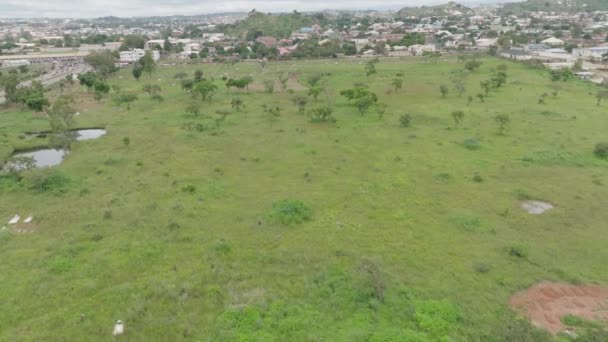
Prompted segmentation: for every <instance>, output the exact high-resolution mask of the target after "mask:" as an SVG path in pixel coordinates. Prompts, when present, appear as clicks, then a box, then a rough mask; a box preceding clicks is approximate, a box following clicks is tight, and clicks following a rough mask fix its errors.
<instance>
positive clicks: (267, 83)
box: [264, 80, 274, 94]
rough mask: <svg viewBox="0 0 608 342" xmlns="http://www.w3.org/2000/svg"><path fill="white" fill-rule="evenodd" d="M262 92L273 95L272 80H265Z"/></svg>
mask: <svg viewBox="0 0 608 342" xmlns="http://www.w3.org/2000/svg"><path fill="white" fill-rule="evenodd" d="M264 90H265V91H266V92H267V93H268V94H272V93H274V81H273V80H265V81H264Z"/></svg>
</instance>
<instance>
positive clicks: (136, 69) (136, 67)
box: [131, 63, 144, 81]
mask: <svg viewBox="0 0 608 342" xmlns="http://www.w3.org/2000/svg"><path fill="white" fill-rule="evenodd" d="M131 73H132V74H133V77H135V80H137V81H139V78H140V77H141V75H142V74H143V73H144V68H143V67H142V66H141V64H139V63H137V64H135V65H134V66H133V69H132V70H131Z"/></svg>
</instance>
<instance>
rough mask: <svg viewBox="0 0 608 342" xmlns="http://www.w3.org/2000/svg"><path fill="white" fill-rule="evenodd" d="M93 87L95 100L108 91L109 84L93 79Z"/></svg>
mask: <svg viewBox="0 0 608 342" xmlns="http://www.w3.org/2000/svg"><path fill="white" fill-rule="evenodd" d="M93 89H94V90H95V99H97V100H100V99H101V98H102V97H103V96H104V95H106V94H108V93H109V92H110V86H109V85H108V84H107V83H106V82H104V81H102V80H97V81H95V83H94V84H93Z"/></svg>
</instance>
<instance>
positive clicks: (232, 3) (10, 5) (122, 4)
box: [0, 0, 501, 18]
mask: <svg viewBox="0 0 608 342" xmlns="http://www.w3.org/2000/svg"><path fill="white" fill-rule="evenodd" d="M447 1H448V0H333V1H327V0H46V1H45V0H0V17H3V18H11V17H12V18H15V17H60V18H65V17H69V18H76V17H86V18H96V17H101V16H108V15H113V16H120V17H131V16H152V15H161V16H165V15H179V14H185V15H191V14H203V13H218V12H236V11H240V12H242V11H250V10H251V9H253V8H255V9H257V10H258V11H262V12H286V11H292V10H294V9H296V10H299V11H311V10H323V9H328V8H331V9H399V8H401V7H404V6H421V5H433V4H438V3H445V2H447ZM494 2H501V0H464V1H460V3H464V4H480V3H494Z"/></svg>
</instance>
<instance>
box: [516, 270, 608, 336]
mask: <svg viewBox="0 0 608 342" xmlns="http://www.w3.org/2000/svg"><path fill="white" fill-rule="evenodd" d="M509 304H510V306H511V308H512V309H513V310H515V311H517V312H519V313H521V314H522V315H524V316H525V317H527V318H528V319H530V321H532V324H534V325H535V326H537V327H539V328H543V329H546V330H548V331H549V332H551V333H552V334H557V333H559V332H561V331H563V330H564V329H565V328H566V326H565V325H564V323H563V322H562V320H561V318H562V317H564V316H566V315H575V316H578V317H582V318H585V319H587V320H591V321H602V322H608V288H605V287H600V286H595V285H580V286H575V285H569V284H561V283H550V282H544V283H540V284H538V285H535V286H533V287H531V288H529V289H528V290H526V291H522V292H519V293H517V294H515V295H514V296H513V297H511V299H510V300H509Z"/></svg>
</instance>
